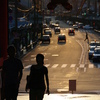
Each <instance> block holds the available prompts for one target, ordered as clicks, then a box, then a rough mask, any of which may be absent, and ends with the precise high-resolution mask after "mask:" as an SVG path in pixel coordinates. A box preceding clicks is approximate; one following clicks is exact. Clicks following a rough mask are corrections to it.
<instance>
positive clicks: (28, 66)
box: [24, 65, 32, 68]
mask: <svg viewBox="0 0 100 100" xmlns="http://www.w3.org/2000/svg"><path fill="white" fill-rule="evenodd" d="M31 66H32V65H27V66H25V67H24V68H30V67H31Z"/></svg>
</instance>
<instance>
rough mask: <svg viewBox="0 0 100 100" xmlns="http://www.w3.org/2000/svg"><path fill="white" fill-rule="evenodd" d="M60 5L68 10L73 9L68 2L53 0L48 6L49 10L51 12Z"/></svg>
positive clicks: (66, 0)
mask: <svg viewBox="0 0 100 100" xmlns="http://www.w3.org/2000/svg"><path fill="white" fill-rule="evenodd" d="M59 4H61V5H62V6H63V7H64V8H65V9H66V10H71V9H72V5H70V3H69V2H68V0H51V2H49V3H48V4H47V8H48V9H49V10H54V9H55V8H56V6H57V5H59Z"/></svg>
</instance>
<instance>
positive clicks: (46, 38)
mask: <svg viewBox="0 0 100 100" xmlns="http://www.w3.org/2000/svg"><path fill="white" fill-rule="evenodd" d="M42 43H49V44H50V36H49V35H43V36H42Z"/></svg>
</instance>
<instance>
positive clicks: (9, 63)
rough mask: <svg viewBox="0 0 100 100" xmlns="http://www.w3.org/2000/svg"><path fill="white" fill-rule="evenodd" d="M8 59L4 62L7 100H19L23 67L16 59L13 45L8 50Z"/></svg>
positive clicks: (4, 83)
mask: <svg viewBox="0 0 100 100" xmlns="http://www.w3.org/2000/svg"><path fill="white" fill-rule="evenodd" d="M7 53H8V56H9V57H8V58H7V59H6V60H4V62H3V67H2V71H3V87H4V92H5V98H6V100H17V96H18V90H19V85H20V81H21V78H22V74H23V65H22V62H21V60H20V59H18V58H15V53H16V49H15V47H14V46H13V45H11V46H9V47H8V48H7Z"/></svg>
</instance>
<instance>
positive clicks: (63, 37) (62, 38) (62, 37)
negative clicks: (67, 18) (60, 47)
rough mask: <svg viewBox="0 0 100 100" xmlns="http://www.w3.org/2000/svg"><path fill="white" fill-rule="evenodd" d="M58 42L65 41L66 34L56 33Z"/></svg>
mask: <svg viewBox="0 0 100 100" xmlns="http://www.w3.org/2000/svg"><path fill="white" fill-rule="evenodd" d="M59 42H66V35H65V34H59V35H58V43H59Z"/></svg>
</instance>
